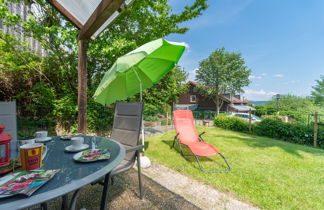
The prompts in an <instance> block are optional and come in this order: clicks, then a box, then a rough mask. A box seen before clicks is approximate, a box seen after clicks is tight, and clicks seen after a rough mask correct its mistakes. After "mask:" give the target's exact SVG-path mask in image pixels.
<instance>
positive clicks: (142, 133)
mask: <svg viewBox="0 0 324 210" xmlns="http://www.w3.org/2000/svg"><path fill="white" fill-rule="evenodd" d="M134 72H135V75H136V77H137V79H138V81H139V83H140V100H141V102H143V93H142V91H143V86H142V80H141V79H140V77H139V76H138V74H137V71H136V70H134ZM141 137H142V145H143V146H145V145H144V142H145V139H144V123H143V116H142V131H141ZM144 150H145V149H144V147H143V152H144Z"/></svg>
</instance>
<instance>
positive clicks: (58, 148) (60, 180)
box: [0, 137, 124, 206]
mask: <svg viewBox="0 0 324 210" xmlns="http://www.w3.org/2000/svg"><path fill="white" fill-rule="evenodd" d="M95 138H96V145H97V149H105V148H108V149H109V150H110V158H109V159H108V160H101V161H97V162H89V163H81V162H76V161H74V160H73V155H75V154H76V153H70V152H65V151H64V148H65V147H67V146H69V145H71V141H70V140H61V139H60V137H53V139H52V140H51V141H50V142H47V143H45V145H46V146H47V147H48V151H47V155H46V156H45V158H44V160H43V167H42V168H41V169H44V170H49V169H60V171H59V172H58V173H56V175H55V176H54V177H53V179H52V180H50V181H49V182H48V183H46V184H45V185H44V186H42V187H41V188H40V189H38V190H37V191H36V192H35V193H34V194H33V195H32V196H31V197H30V198H36V197H37V196H38V195H43V194H44V193H46V194H48V193H51V192H53V193H54V194H60V193H61V194H62V192H64V191H66V192H70V191H71V189H72V188H78V186H80V184H82V183H84V182H89V181H90V180H89V177H91V180H92V181H95V180H96V179H98V178H100V177H101V176H102V173H103V171H104V172H105V174H106V173H108V172H109V171H111V170H112V169H113V168H114V167H116V165H118V163H119V162H120V161H121V160H122V159H123V158H124V150H123V148H122V147H120V145H119V144H118V143H116V142H114V141H111V140H109V139H106V138H102V137H95ZM84 143H85V144H89V146H90V148H91V137H85V138H84ZM121 153H122V154H121ZM116 159H118V160H117V161H116ZM96 175H97V176H96ZM86 184H87V183H85V184H83V185H86ZM58 189H59V190H58ZM53 193H52V194H53ZM53 197H54V195H53ZM30 198H26V196H23V195H16V196H13V197H10V198H2V199H0V206H1V205H2V204H4V203H8V202H12V201H17V200H22V199H24V200H26V202H27V200H29V199H30Z"/></svg>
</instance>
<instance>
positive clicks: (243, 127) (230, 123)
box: [214, 115, 249, 132]
mask: <svg viewBox="0 0 324 210" xmlns="http://www.w3.org/2000/svg"><path fill="white" fill-rule="evenodd" d="M214 125H215V126H217V127H220V128H225V129H229V130H234V131H240V132H248V131H249V124H248V122H246V121H244V120H241V119H238V118H236V117H226V116H223V115H218V116H216V117H215V120H214Z"/></svg>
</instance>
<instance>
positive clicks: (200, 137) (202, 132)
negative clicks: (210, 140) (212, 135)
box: [198, 131, 206, 142]
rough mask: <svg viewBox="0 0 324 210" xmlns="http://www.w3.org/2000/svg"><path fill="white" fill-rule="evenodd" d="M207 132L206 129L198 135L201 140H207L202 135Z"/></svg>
mask: <svg viewBox="0 0 324 210" xmlns="http://www.w3.org/2000/svg"><path fill="white" fill-rule="evenodd" d="M205 133H206V132H205V131H204V132H202V133H201V134H199V135H198V136H199V140H200V141H203V142H205V141H204V139H203V138H202V137H201V136H202V135H204V134H205Z"/></svg>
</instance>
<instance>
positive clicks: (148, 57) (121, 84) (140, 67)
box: [94, 39, 185, 105]
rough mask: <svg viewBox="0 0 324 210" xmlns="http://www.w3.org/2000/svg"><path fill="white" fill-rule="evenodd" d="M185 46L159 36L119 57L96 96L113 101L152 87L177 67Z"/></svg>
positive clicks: (102, 102)
mask: <svg viewBox="0 0 324 210" xmlns="http://www.w3.org/2000/svg"><path fill="white" fill-rule="evenodd" d="M184 50H185V46H184V44H183V43H176V42H169V41H166V40H165V39H157V40H154V41H151V42H149V43H146V44H144V45H142V46H141V47H139V48H137V49H135V50H133V51H131V52H129V53H127V54H126V55H124V56H122V57H120V58H118V59H117V61H116V62H115V63H114V64H113V66H112V67H111V68H110V69H109V70H108V71H107V72H106V74H105V76H104V77H103V78H102V80H101V82H100V84H99V86H98V88H97V90H96V92H95V94H94V100H95V101H96V102H98V103H101V104H103V105H109V104H112V103H114V102H115V101H118V100H123V99H126V98H127V97H129V96H133V95H135V94H136V93H139V92H140V91H141V86H142V88H143V89H146V88H149V87H151V86H152V85H154V84H155V83H157V82H158V81H160V79H162V78H163V77H164V76H165V75H166V74H167V73H168V72H169V71H170V70H171V69H173V68H174V67H175V65H176V64H177V62H178V61H179V59H180V57H181V55H182V54H183V52H184Z"/></svg>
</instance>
